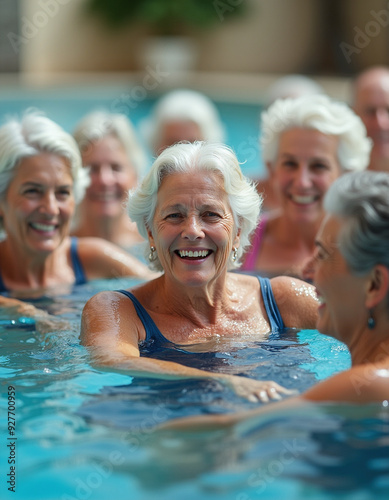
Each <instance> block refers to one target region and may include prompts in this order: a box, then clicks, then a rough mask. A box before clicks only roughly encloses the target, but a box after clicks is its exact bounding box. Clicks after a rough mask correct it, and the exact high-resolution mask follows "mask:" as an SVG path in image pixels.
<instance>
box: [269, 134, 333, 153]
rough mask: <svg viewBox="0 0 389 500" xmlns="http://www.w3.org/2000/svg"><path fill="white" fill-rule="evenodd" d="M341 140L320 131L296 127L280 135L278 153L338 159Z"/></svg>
mask: <svg viewBox="0 0 389 500" xmlns="http://www.w3.org/2000/svg"><path fill="white" fill-rule="evenodd" d="M338 143H339V138H338V137H336V136H335V135H329V134H323V133H322V132H319V131H318V130H314V129H309V128H300V127H295V128H291V129H289V130H285V131H284V132H283V133H282V134H281V135H280V140H279V147H278V153H279V155H281V154H292V155H301V154H302V153H304V156H315V157H316V156H333V157H335V158H336V155H337V148H338Z"/></svg>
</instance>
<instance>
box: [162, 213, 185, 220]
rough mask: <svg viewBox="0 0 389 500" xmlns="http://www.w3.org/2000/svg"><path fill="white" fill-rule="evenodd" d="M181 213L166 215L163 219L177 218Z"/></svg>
mask: <svg viewBox="0 0 389 500" xmlns="http://www.w3.org/2000/svg"><path fill="white" fill-rule="evenodd" d="M181 217H182V215H181V214H180V213H178V212H175V213H171V214H168V215H166V217H165V220H177V219H180V218H181Z"/></svg>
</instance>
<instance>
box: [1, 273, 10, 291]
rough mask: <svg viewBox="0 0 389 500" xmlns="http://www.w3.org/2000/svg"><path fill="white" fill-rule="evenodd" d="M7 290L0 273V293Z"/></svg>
mask: <svg viewBox="0 0 389 500" xmlns="http://www.w3.org/2000/svg"><path fill="white" fill-rule="evenodd" d="M8 291H9V290H8V289H7V287H6V286H5V285H4V281H3V277H2V276H1V273H0V293H4V292H8Z"/></svg>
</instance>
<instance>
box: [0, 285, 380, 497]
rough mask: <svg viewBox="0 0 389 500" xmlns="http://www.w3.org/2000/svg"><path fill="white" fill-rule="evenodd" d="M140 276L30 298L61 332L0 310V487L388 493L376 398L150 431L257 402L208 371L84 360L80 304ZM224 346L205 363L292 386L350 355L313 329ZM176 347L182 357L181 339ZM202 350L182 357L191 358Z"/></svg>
mask: <svg viewBox="0 0 389 500" xmlns="http://www.w3.org/2000/svg"><path fill="white" fill-rule="evenodd" d="M136 283H137V282H136V281H135V280H133V279H128V280H122V279H121V280H112V281H99V282H95V283H90V284H87V285H83V286H80V287H76V288H75V289H74V290H73V291H72V293H64V294H62V295H57V296H47V297H44V298H43V299H41V300H39V301H38V302H37V305H39V306H41V307H44V308H45V309H47V310H48V311H49V312H51V313H53V314H57V315H60V316H61V317H62V318H63V319H65V320H66V321H67V328H66V330H64V331H60V332H59V331H55V330H53V331H51V330H49V331H47V332H45V333H39V332H37V331H36V330H35V327H34V325H31V324H29V322H28V321H27V322H26V323H22V324H20V322H12V320H10V319H9V318H7V316H6V315H5V314H4V313H3V315H2V316H1V317H0V320H1V321H0V323H1V327H0V328H1V329H0V344H1V355H0V380H1V387H2V399H1V407H0V424H1V432H0V436H1V443H0V450H1V451H0V478H1V479H0V498H2V499H3V498H13V499H18V500H19V499H20V500H73V499H78V500H82V499H94V500H109V499H110V498H112V497H115V496H116V497H117V498H120V499H126V500H127V499H128V500H138V499H139V500H151V499H155V500H156V499H166V500H168V499H169V500H170V499H176V498H177V499H181V498H185V499H193V500H194V499H204V500H208V499H209V500H216V499H223V500H224V499H228V500H229V499H231V500H233V499H234V500H249V499H250V500H251V499H263V498H266V499H284V498H285V499H288V500H289V499H292V500H294V499H296V500H300V499H301V498H304V499H323V500H330V499H331V500H332V499H334V498H336V499H337V498H342V499H353V500H354V499H373V498H374V499H377V498H378V499H379V498H387V496H385V495H387V493H388V491H389V453H388V451H389V440H388V437H389V409H388V408H387V407H384V406H380V405H371V406H367V407H352V406H348V405H344V406H337V407H334V406H331V405H317V406H315V407H307V408H304V409H302V408H296V409H294V410H288V411H287V412H285V411H283V412H277V411H274V413H272V414H271V415H267V416H265V417H261V418H258V419H257V420H256V421H255V422H251V423H250V425H242V426H240V427H238V428H237V429H235V430H234V432H227V431H224V430H222V429H221V430H218V431H216V432H201V433H194V432H192V433H179V432H166V431H165V432H164V433H161V432H160V431H158V425H159V424H161V423H163V422H166V421H168V420H170V419H173V418H176V417H179V416H185V415H196V414H200V413H206V414H209V413H228V412H233V411H238V410H242V409H248V408H252V407H254V406H255V405H254V404H253V403H249V402H247V401H245V400H242V399H240V398H239V397H237V396H235V395H234V394H232V393H231V392H230V391H229V390H227V389H225V388H223V387H219V386H218V385H217V384H215V383H213V382H204V381H202V382H197V381H186V382H177V381H175V382H173V381H170V382H166V381H156V380H152V379H147V378H132V377H130V376H128V375H125V374H120V373H114V372H113V371H102V370H100V369H98V368H96V367H94V366H93V364H92V363H91V360H90V357H89V354H88V352H87V350H86V349H85V348H84V347H82V346H80V344H79V340H78V334H79V320H80V315H81V310H82V306H83V304H84V303H85V301H86V300H87V299H88V298H89V297H90V296H91V295H92V294H94V293H96V292H97V291H99V290H102V289H116V288H122V287H130V286H133V285H135V284H136ZM222 347H223V349H220V352H218V353H217V355H216V356H213V357H210V358H209V359H207V358H203V359H202V361H201V363H202V366H204V368H209V369H214V370H223V371H226V372H229V373H239V374H241V375H242V376H253V377H261V378H264V379H274V380H276V381H277V382H279V383H281V384H284V385H285V386H287V387H295V388H298V389H299V390H304V389H306V388H307V387H309V386H310V385H312V384H313V383H315V381H316V380H318V379H321V378H324V377H326V376H328V375H330V374H331V373H334V372H336V371H338V370H341V369H345V368H347V367H348V366H349V363H350V360H349V355H348V353H347V351H346V349H345V348H344V346H343V345H341V344H340V343H339V342H337V341H335V340H333V339H331V338H329V337H325V336H322V335H320V334H319V333H318V332H317V331H315V330H309V331H308V330H305V331H295V330H293V329H290V330H287V331H286V332H284V333H283V334H282V335H278V334H271V335H270V336H269V339H268V340H266V341H263V342H252V343H244V344H243V343H241V342H238V341H236V342H230V343H226V344H225V345H223V346H222ZM189 350H190V349H189ZM173 356H174V357H175V359H177V360H180V359H181V360H184V359H185V354H183V353H181V352H180V350H179V349H178V350H177V351H176V352H173ZM197 358H198V356H196V355H193V359H192V360H191V357H190V356H189V358H188V357H186V361H187V362H188V363H191V364H193V365H196V359H197ZM200 358H201V356H200ZM197 362H198V359H197ZM9 387H13V388H14V391H15V393H16V402H15V414H16V426H15V436H14V437H15V438H16V441H15V443H16V449H15V453H16V492H15V493H12V492H9V491H8V489H7V488H8V487H9V484H7V482H6V481H7V473H8V471H9V465H8V459H9V450H10V449H9V448H7V444H9V440H8V437H9V436H8V432H7V391H8V388H9ZM12 439H13V438H12Z"/></svg>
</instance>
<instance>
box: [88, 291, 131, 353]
mask: <svg viewBox="0 0 389 500" xmlns="http://www.w3.org/2000/svg"><path fill="white" fill-rule="evenodd" d="M140 332H141V328H140V322H139V318H138V315H137V314H136V311H135V308H134V306H133V304H132V302H131V300H130V299H129V298H128V297H126V295H124V294H123V293H120V292H117V291H104V292H99V293H97V294H96V295H94V296H93V297H91V298H90V299H89V300H88V301H87V303H86V304H85V306H84V309H83V312H82V317H81V342H82V344H83V345H86V346H105V347H108V346H109V348H110V349H112V348H113V347H112V346H114V345H116V344H118V343H122V342H130V343H132V344H133V345H135V346H136V345H137V344H138V341H139V339H140V335H141V333H140Z"/></svg>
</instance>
